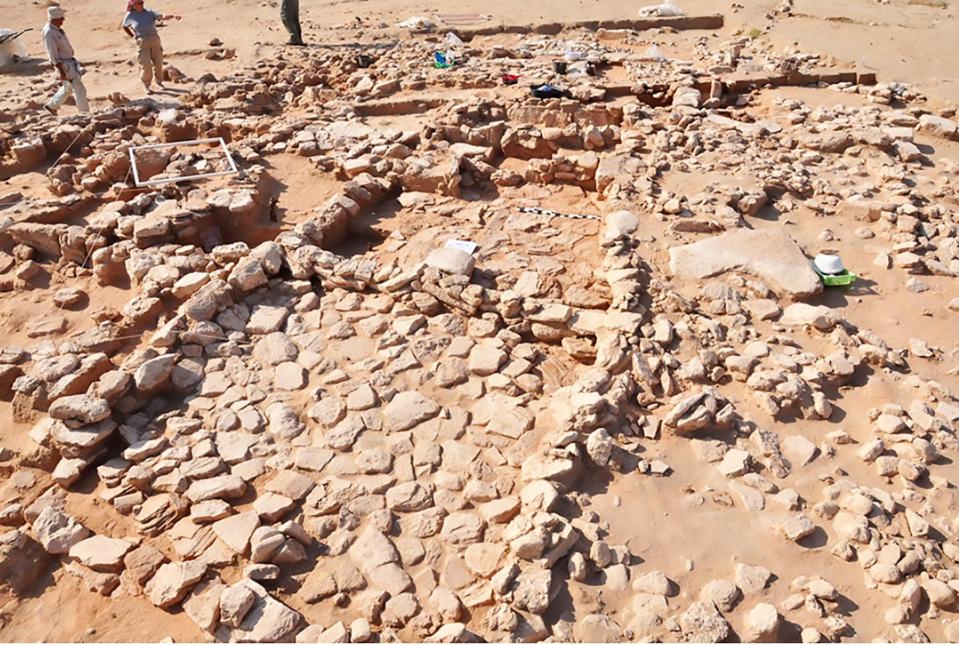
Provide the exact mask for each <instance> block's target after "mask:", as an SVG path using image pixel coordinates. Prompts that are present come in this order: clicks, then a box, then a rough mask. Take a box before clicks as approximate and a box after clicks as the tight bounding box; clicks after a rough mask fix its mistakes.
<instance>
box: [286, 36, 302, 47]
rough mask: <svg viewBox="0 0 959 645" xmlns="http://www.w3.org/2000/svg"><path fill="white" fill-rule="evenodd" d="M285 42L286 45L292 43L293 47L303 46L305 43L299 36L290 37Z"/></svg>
mask: <svg viewBox="0 0 959 645" xmlns="http://www.w3.org/2000/svg"><path fill="white" fill-rule="evenodd" d="M286 44H287V45H293V46H294V47H303V46H305V45H306V43H305V42H303V41H302V40H301V39H299V38H290V39H289V40H288V41H287V42H286Z"/></svg>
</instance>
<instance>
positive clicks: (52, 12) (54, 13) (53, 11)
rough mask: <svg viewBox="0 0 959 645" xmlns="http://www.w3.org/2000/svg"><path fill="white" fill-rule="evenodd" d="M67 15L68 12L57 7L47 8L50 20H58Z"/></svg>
mask: <svg viewBox="0 0 959 645" xmlns="http://www.w3.org/2000/svg"><path fill="white" fill-rule="evenodd" d="M66 15H67V14H66V12H65V11H64V10H63V9H61V8H60V7H58V6H56V5H54V6H52V7H47V18H49V19H50V20H58V19H60V18H63V17H65V16H66Z"/></svg>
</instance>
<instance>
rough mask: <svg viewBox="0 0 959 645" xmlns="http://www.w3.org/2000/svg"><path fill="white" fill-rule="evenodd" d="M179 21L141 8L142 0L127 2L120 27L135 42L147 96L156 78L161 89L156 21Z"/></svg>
mask: <svg viewBox="0 0 959 645" xmlns="http://www.w3.org/2000/svg"><path fill="white" fill-rule="evenodd" d="M173 19H176V20H179V19H180V16H174V15H172V14H170V15H166V16H164V15H161V14H158V13H157V12H156V11H150V10H149V9H144V8H143V0H129V1H128V2H127V14H126V15H125V16H124V17H123V22H122V23H120V26H121V27H122V28H123V31H125V32H127V35H128V36H130V38H133V39H134V40H136V41H137V46H138V47H139V53H138V55H137V61H139V63H140V80H141V81H143V89H145V90H146V91H147V93H148V94H149V93H150V92H152V91H153V90H152V89H151V87H150V83H152V82H153V77H154V76H156V81H157V85H159V86H160V87H163V43H161V42H160V34H158V33H157V26H156V23H157V20H173Z"/></svg>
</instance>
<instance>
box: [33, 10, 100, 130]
mask: <svg viewBox="0 0 959 645" xmlns="http://www.w3.org/2000/svg"><path fill="white" fill-rule="evenodd" d="M65 18H66V12H64V10H63V9H61V8H60V7H57V6H53V7H48V8H47V24H46V25H45V26H44V27H43V44H44V46H45V47H46V48H47V55H48V56H49V57H50V62H51V63H53V67H54V68H56V70H57V73H58V74H59V75H60V89H58V90H57V93H56V94H54V95H53V98H52V99H50V100H49V101H47V103H46V105H44V106H43V109H45V110H46V111H47V112H49V113H50V114H56V113H57V110H59V109H60V107H61V106H62V105H63V104H64V103H65V102H66V100H67V99H68V98H69V97H70V95H71V94H73V96H74V97H75V99H76V102H77V110H78V111H79V112H81V113H86V112H89V111H90V104H89V103H87V88H85V87H84V86H83V79H82V78H81V76H82V74H83V70H82V69H81V68H80V63H78V62H77V59H76V58H75V57H74V53H73V47H72V46H71V45H70V39H69V38H67V32H65V31H64V30H63V21H64V19H65Z"/></svg>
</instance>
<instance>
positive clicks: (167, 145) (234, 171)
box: [130, 137, 240, 188]
mask: <svg viewBox="0 0 959 645" xmlns="http://www.w3.org/2000/svg"><path fill="white" fill-rule="evenodd" d="M217 142H219V144H220V148H221V149H222V150H223V154H224V155H226V160H227V161H228V162H229V163H230V170H221V171H219V172H207V173H203V174H200V175H188V176H183V177H165V178H163V179H147V180H145V181H140V173H139V171H138V170H137V159H136V155H135V154H134V153H135V152H136V151H137V150H156V149H159V148H175V147H177V146H191V145H200V144H203V143H217ZM130 166H131V168H132V169H133V183H134V184H135V185H136V186H137V188H140V187H142V186H159V185H160V184H169V183H175V182H178V181H192V180H194V179H207V178H209V177H223V176H224V175H235V174H238V173H239V172H240V171H239V169H238V168H237V167H236V162H235V161H234V160H233V155H231V154H230V149H229V148H227V147H226V141H224V140H223V137H214V138H211V139H190V140H188V141H173V142H171V143H153V144H150V145H146V146H132V147H131V148H130Z"/></svg>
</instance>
